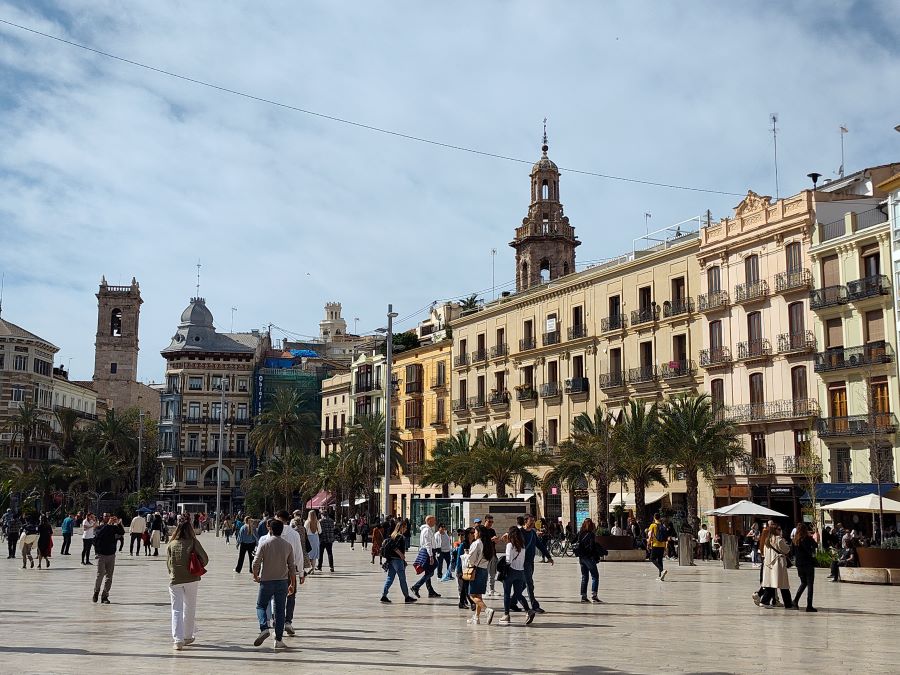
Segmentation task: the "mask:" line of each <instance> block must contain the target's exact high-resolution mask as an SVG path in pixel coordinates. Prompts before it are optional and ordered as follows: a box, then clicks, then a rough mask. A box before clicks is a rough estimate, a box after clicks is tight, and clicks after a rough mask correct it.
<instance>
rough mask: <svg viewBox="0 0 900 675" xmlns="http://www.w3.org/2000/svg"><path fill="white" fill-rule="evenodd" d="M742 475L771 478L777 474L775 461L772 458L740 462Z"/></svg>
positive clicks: (747, 459)
mask: <svg viewBox="0 0 900 675" xmlns="http://www.w3.org/2000/svg"><path fill="white" fill-rule="evenodd" d="M738 467H739V470H740V472H741V473H744V474H747V475H748V476H771V475H773V474H774V473H775V460H774V459H772V458H771V457H747V458H745V459H744V460H742V461H740V462H738Z"/></svg>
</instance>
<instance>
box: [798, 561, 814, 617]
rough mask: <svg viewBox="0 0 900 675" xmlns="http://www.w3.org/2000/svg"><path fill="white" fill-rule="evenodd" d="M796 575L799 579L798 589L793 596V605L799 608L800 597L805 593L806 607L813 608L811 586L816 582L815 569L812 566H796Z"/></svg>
mask: <svg viewBox="0 0 900 675" xmlns="http://www.w3.org/2000/svg"><path fill="white" fill-rule="evenodd" d="M797 575H798V576H799V577H800V587H799V588H798V589H797V595H795V596H794V604H795V605H797V606H798V607H799V606H800V596H801V595H803V591H806V606H807V607H812V606H813V584H814V583H815V580H816V568H815V567H813V566H812V565H809V566H807V565H804V566H802V567H801V566H799V565H798V566H797Z"/></svg>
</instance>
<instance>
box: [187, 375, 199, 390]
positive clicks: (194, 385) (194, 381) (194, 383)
mask: <svg viewBox="0 0 900 675" xmlns="http://www.w3.org/2000/svg"><path fill="white" fill-rule="evenodd" d="M188 389H189V390H190V391H200V390H201V389H203V378H202V377H189V378H188Z"/></svg>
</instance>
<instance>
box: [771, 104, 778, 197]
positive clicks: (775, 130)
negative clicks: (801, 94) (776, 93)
mask: <svg viewBox="0 0 900 675" xmlns="http://www.w3.org/2000/svg"><path fill="white" fill-rule="evenodd" d="M769 119H770V120H771V121H772V147H773V148H774V152H775V199H778V197H779V195H778V127H776V126H775V125H776V123H777V122H778V113H771V114H770V115H769Z"/></svg>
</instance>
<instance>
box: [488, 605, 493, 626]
mask: <svg viewBox="0 0 900 675" xmlns="http://www.w3.org/2000/svg"><path fill="white" fill-rule="evenodd" d="M493 620H494V610H492V609H491V608H490V607H488V609H487V622H488V623H489V624H490V623H491V621H493Z"/></svg>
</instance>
